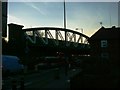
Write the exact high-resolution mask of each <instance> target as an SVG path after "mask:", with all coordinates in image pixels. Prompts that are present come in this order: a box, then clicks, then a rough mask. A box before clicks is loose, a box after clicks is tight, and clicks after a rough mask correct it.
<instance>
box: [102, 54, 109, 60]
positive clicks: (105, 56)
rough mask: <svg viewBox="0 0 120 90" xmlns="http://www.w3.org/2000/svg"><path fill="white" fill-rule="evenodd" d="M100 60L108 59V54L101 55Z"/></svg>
mask: <svg viewBox="0 0 120 90" xmlns="http://www.w3.org/2000/svg"><path fill="white" fill-rule="evenodd" d="M101 58H105V59H108V58H109V54H108V53H101Z"/></svg>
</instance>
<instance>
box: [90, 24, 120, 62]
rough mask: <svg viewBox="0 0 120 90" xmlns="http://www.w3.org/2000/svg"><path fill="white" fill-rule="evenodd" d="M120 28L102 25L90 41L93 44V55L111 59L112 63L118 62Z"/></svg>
mask: <svg viewBox="0 0 120 90" xmlns="http://www.w3.org/2000/svg"><path fill="white" fill-rule="evenodd" d="M119 41H120V28H119V27H117V28H116V27H115V26H113V27H112V28H104V27H101V28H100V29H99V30H98V31H97V32H96V33H95V34H93V35H92V36H91V37H90V39H89V43H90V45H91V56H95V57H97V58H99V59H101V60H103V59H105V60H109V62H110V63H111V64H117V63H118V60H119V53H120V51H119V50H120V42H119Z"/></svg>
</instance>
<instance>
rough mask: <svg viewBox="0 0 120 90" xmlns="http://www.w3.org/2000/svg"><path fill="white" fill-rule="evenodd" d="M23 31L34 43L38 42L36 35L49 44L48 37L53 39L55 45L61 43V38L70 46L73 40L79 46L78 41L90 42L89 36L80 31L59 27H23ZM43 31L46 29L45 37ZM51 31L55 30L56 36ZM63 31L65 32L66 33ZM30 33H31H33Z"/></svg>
mask: <svg viewBox="0 0 120 90" xmlns="http://www.w3.org/2000/svg"><path fill="white" fill-rule="evenodd" d="M23 31H24V32H25V35H26V38H27V40H29V41H30V42H31V43H34V44H35V43H37V40H36V37H39V38H40V39H41V40H42V42H43V43H44V44H48V42H49V40H48V39H52V41H53V42H54V44H55V45H59V40H62V41H65V43H66V46H70V43H71V42H73V44H74V46H75V47H77V46H78V43H83V44H88V41H87V40H88V39H89V37H88V36H86V35H84V34H82V33H80V32H76V31H73V30H71V29H64V28H57V27H37V28H26V29H23ZM41 31H44V37H43V35H41ZM51 31H54V32H55V37H53V35H52V33H51ZM61 32H64V34H63V33H61ZM28 33H31V35H30V34H28ZM48 37H49V38H48ZM58 38H60V39H58Z"/></svg>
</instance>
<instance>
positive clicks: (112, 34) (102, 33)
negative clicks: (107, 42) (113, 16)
mask: <svg viewBox="0 0 120 90" xmlns="http://www.w3.org/2000/svg"><path fill="white" fill-rule="evenodd" d="M101 39H120V27H117V28H116V27H115V26H113V27H112V28H105V27H101V28H100V29H99V30H98V31H97V32H96V33H94V34H93V35H92V36H91V37H90V39H89V41H90V40H101Z"/></svg>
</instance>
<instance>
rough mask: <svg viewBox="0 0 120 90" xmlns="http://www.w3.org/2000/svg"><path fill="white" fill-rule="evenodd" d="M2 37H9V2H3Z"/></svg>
mask: <svg viewBox="0 0 120 90" xmlns="http://www.w3.org/2000/svg"><path fill="white" fill-rule="evenodd" d="M2 36H3V37H7V2H2Z"/></svg>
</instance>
